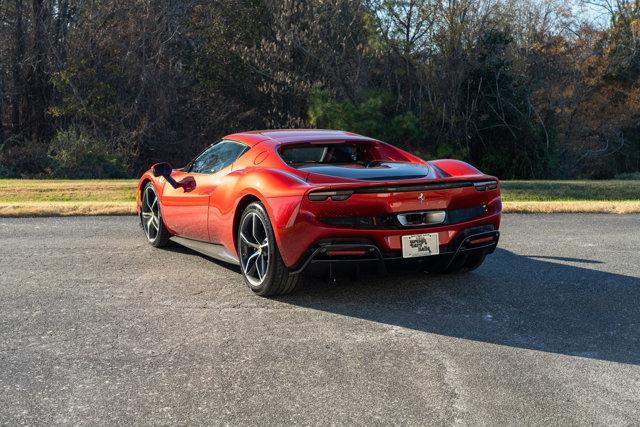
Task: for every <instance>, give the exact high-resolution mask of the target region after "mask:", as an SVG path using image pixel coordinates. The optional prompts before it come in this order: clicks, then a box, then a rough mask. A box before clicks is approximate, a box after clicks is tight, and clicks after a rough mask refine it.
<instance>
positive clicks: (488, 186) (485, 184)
mask: <svg viewBox="0 0 640 427" xmlns="http://www.w3.org/2000/svg"><path fill="white" fill-rule="evenodd" d="M473 186H474V187H476V190H478V191H485V190H495V189H496V188H498V182H497V181H480V182H474V183H473Z"/></svg>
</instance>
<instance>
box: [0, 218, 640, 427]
mask: <svg viewBox="0 0 640 427" xmlns="http://www.w3.org/2000/svg"><path fill="white" fill-rule="evenodd" d="M638 420H640V216H638V215H633V216H611V215H569V214H561V215H514V214H512V215H505V217H504V220H503V227H502V236H501V242H500V245H499V249H498V250H497V251H496V252H495V253H494V254H493V255H491V256H490V257H489V258H488V259H487V261H486V262H485V264H484V265H483V266H482V267H481V268H479V269H478V270H477V271H475V272H473V273H470V274H467V275H459V276H438V275H426V274H415V273H400V272H395V273H394V274H393V275H392V276H387V277H377V276H367V277H364V278H360V280H357V281H353V280H350V279H349V278H343V279H340V280H338V282H337V283H335V284H333V283H330V282H326V281H323V280H319V279H316V278H306V279H305V287H304V288H303V289H302V290H301V291H299V292H298V293H296V294H294V295H291V296H286V297H279V298H276V299H264V298H260V297H256V296H254V295H253V294H252V293H251V292H250V291H249V290H248V289H247V288H246V287H245V286H244V285H243V284H242V280H241V277H240V275H239V273H238V271H237V270H236V269H234V268H228V267H226V266H225V265H224V264H221V263H217V262H215V261H213V260H211V259H208V258H206V257H204V256H200V255H198V254H196V253H194V252H191V251H189V250H187V249H180V248H172V249H167V250H161V249H154V248H152V247H151V246H149V245H148V244H147V243H146V241H145V239H144V236H143V234H142V231H141V229H140V228H139V226H138V224H137V223H136V220H135V219H134V218H132V217H94V218H39V219H38V218H33V219H6V218H4V219H3V218H0V424H2V425H6V424H9V425H14V424H51V423H73V424H103V425H104V424H110V425H111V424H159V423H162V424H174V423H180V424H186V423H190V424H191V423H193V424H205V423H206V424H221V423H228V424H233V425H236V424H253V425H255V424H270V425H271V424H290V423H296V424H327V423H333V424H367V425H370V424H427V423H429V424H432V423H437V424H452V423H459V424H559V423H562V424H592V423H596V424H637V423H638Z"/></svg>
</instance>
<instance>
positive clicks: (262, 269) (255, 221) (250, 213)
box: [236, 202, 300, 297]
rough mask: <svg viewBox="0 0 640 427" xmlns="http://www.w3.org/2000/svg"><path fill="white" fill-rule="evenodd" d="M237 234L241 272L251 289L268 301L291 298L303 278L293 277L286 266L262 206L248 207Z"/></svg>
mask: <svg viewBox="0 0 640 427" xmlns="http://www.w3.org/2000/svg"><path fill="white" fill-rule="evenodd" d="M236 233H237V242H238V257H239V258H240V269H241V270H242V276H243V278H244V282H245V283H246V284H247V286H249V289H251V290H252V291H253V292H254V293H256V294H258V295H260V296H264V297H266V296H274V295H284V294H289V293H291V292H293V291H294V290H296V289H297V288H298V287H299V285H300V275H299V274H292V273H291V269H289V268H288V267H287V266H286V265H285V264H284V261H283V260H282V257H281V256H280V251H279V250H278V246H277V244H276V239H275V236H274V233H273V227H272V226H271V221H269V216H268V215H267V212H266V210H265V208H264V206H262V204H261V203H259V202H254V203H251V204H250V205H249V206H247V208H246V209H245V210H244V212H243V213H242V217H241V218H240V224H239V225H238V230H236Z"/></svg>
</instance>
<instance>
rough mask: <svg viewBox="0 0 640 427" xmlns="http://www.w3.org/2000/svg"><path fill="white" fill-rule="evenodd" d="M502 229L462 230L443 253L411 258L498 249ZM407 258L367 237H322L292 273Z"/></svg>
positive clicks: (449, 260) (438, 258) (450, 258)
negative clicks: (312, 267) (320, 266)
mask: <svg viewBox="0 0 640 427" xmlns="http://www.w3.org/2000/svg"><path fill="white" fill-rule="evenodd" d="M499 239H500V232H499V231H498V230H496V229H494V227H493V226H492V225H486V226H480V227H473V228H468V229H465V230H462V231H461V232H459V233H458V235H457V236H456V238H455V239H453V240H452V241H450V242H449V243H448V244H447V245H441V246H440V254H439V255H435V256H430V257H421V258H412V259H411V260H410V261H413V262H427V263H429V262H442V261H443V260H444V262H445V263H449V264H450V263H452V262H454V260H455V259H456V258H458V257H461V256H467V255H468V254H470V253H484V254H490V253H492V252H493V251H495V249H496V247H497V245H498V241H499ZM402 260H407V259H406V258H403V256H402V252H401V251H385V250H384V249H382V248H380V247H379V246H378V245H376V244H375V242H374V241H372V240H368V239H327V240H323V241H319V242H318V243H317V244H315V245H314V246H313V247H312V248H311V249H310V250H309V251H307V253H306V254H305V255H304V256H303V257H302V258H301V259H300V261H299V262H298V263H297V264H296V265H295V266H294V267H293V273H294V274H299V273H302V272H303V271H304V270H306V269H307V267H309V266H310V265H311V264H319V263H324V264H334V263H372V262H373V263H377V264H380V265H382V266H383V267H384V266H385V265H386V263H387V262H393V261H402Z"/></svg>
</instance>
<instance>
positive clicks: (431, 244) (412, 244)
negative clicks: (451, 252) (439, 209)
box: [402, 233, 440, 258]
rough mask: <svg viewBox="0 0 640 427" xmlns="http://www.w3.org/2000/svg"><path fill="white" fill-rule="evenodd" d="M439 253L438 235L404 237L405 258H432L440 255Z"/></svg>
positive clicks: (403, 249)
mask: <svg viewBox="0 0 640 427" xmlns="http://www.w3.org/2000/svg"><path fill="white" fill-rule="evenodd" d="M439 253H440V239H438V233H427V234H413V235H410V236H402V257H403V258H416V257H422V256H431V255H438V254H439Z"/></svg>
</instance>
